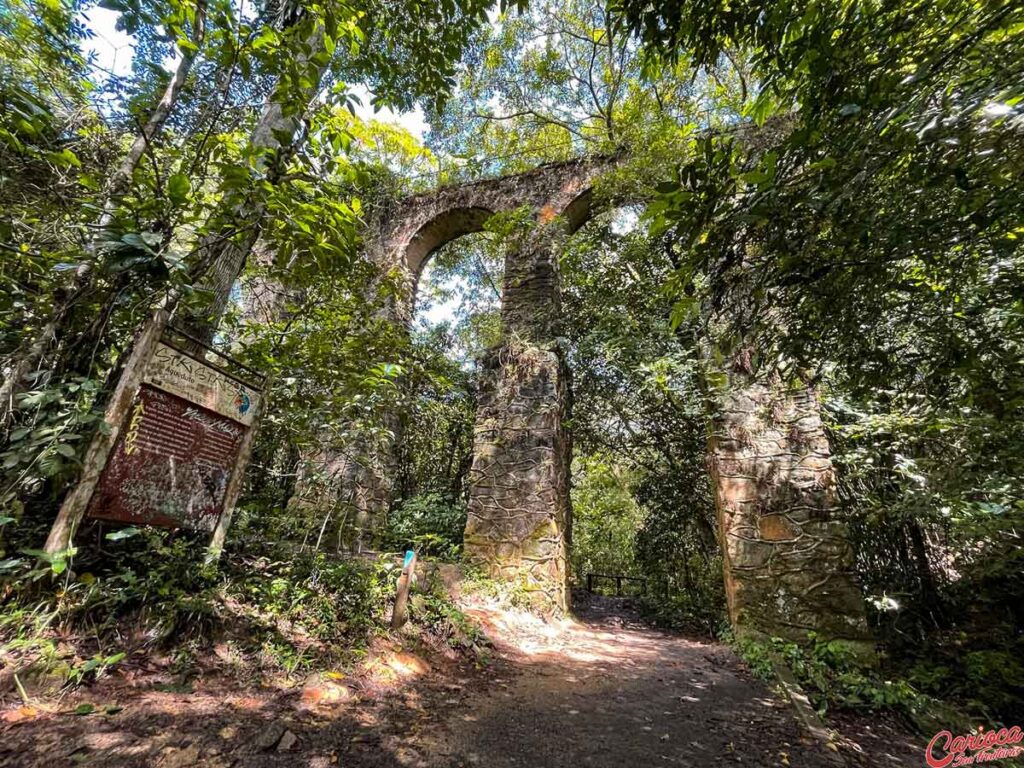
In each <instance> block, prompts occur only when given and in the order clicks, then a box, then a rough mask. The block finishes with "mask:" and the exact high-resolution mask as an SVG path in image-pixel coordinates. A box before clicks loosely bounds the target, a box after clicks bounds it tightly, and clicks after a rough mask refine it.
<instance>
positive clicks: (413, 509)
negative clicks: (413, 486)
mask: <svg viewBox="0 0 1024 768" xmlns="http://www.w3.org/2000/svg"><path fill="white" fill-rule="evenodd" d="M465 528H466V507H465V504H464V503H462V502H456V501H453V500H452V499H450V498H446V497H444V496H441V495H440V494H438V493H428V494H425V495H423V496H414V497H413V498H411V499H408V500H407V501H403V502H400V503H399V504H397V505H396V506H395V508H393V509H392V510H391V511H390V512H389V513H388V519H387V525H386V530H385V532H384V534H383V543H384V546H385V547H386V548H388V549H394V550H399V551H402V550H405V549H413V550H415V551H416V552H417V554H419V555H420V556H428V557H431V558H436V559H439V560H453V559H457V558H458V555H459V553H460V551H461V550H462V532H463V530H465Z"/></svg>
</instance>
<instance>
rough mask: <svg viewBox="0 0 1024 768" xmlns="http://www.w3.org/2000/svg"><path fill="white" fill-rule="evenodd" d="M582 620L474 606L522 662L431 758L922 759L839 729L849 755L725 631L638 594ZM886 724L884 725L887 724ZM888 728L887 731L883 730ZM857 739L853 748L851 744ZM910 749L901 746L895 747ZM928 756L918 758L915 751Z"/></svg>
mask: <svg viewBox="0 0 1024 768" xmlns="http://www.w3.org/2000/svg"><path fill="white" fill-rule="evenodd" d="M577 602H578V603H579V602H583V605H578V607H577V616H578V619H579V620H578V621H576V622H564V623H562V624H557V625H551V624H544V623H542V622H541V621H539V620H536V621H535V622H533V623H532V625H531V623H530V622H529V619H526V618H524V617H523V616H516V617H515V621H514V622H511V621H509V614H507V613H502V612H497V611H487V610H480V611H475V612H474V611H470V613H471V614H475V618H476V619H477V620H478V621H480V622H481V623H482V624H483V625H484V626H485V627H486V628H487V632H488V635H489V636H491V637H492V638H493V639H494V640H495V642H496V647H497V648H498V650H499V653H500V654H501V657H502V659H503V660H504V661H505V662H506V663H507V664H508V665H509V668H510V669H511V670H514V671H515V672H517V673H518V674H516V675H514V676H513V678H512V679H502V678H498V679H495V680H494V683H495V685H494V686H493V687H492V688H491V689H490V690H487V691H485V692H482V693H478V694H477V695H475V696H474V697H472V698H471V700H470V701H469V702H467V703H468V704H469V707H468V711H462V712H459V713H456V714H454V715H453V716H451V717H450V718H449V719H448V720H447V722H446V723H445V724H444V727H443V728H442V729H440V731H439V732H438V735H437V738H435V739H434V740H433V743H432V744H431V745H430V746H429V748H428V749H427V750H426V751H427V753H428V757H427V759H426V761H425V762H424V763H422V764H423V765H432V766H472V765H480V766H487V767H488V768H524V767H525V768H534V767H535V766H536V767H540V766H543V767H544V768H562V767H563V766H564V767H565V768H570V766H571V767H572V768H580V766H594V768H605V767H607V768H622V767H632V768H646V767H647V766H660V765H666V766H672V765H674V766H704V765H750V766H808V768H819V766H820V767H821V768H835V766H837V765H839V766H842V765H844V764H860V763H861V762H863V763H864V764H875V765H878V764H886V765H917V764H919V763H920V757H919V755H920V750H919V748H918V750H917V752H916V755H915V750H914V747H913V745H912V744H910V743H906V740H905V737H904V740H903V743H901V744H899V745H898V748H896V749H894V744H893V740H892V738H891V737H892V736H895V733H892V734H888V736H889V738H886V737H885V736H883V734H881V733H879V732H878V731H877V729H878V728H879V726H878V724H874V728H875V729H876V731H875V733H872V732H871V730H870V726H869V730H868V732H867V733H865V732H864V729H863V724H854V723H852V722H851V723H848V725H849V726H850V728H849V729H847V730H846V732H847V733H849V732H850V730H851V729H852V730H856V731H857V732H858V736H859V738H860V740H861V741H862V742H863V741H864V740H865V737H866V738H867V739H868V740H869V741H872V742H875V741H880V743H883V744H884V745H885V747H886V748H885V751H884V752H883V753H880V754H879V753H876V754H874V755H870V754H868V750H866V749H865V748H864V747H861V751H859V752H858V750H857V747H854V746H853V743H852V742H850V741H848V740H846V739H844V738H843V737H838V741H839V745H840V746H841V747H842V751H843V753H844V756H843V757H840V756H839V755H838V754H837V753H835V752H831V751H830V750H829V749H828V748H827V747H826V746H824V745H823V744H822V743H821V742H820V741H817V740H815V739H813V738H811V737H810V735H809V734H808V733H807V732H806V731H805V730H804V729H803V727H802V726H801V725H799V724H798V722H797V721H796V720H795V718H794V714H793V710H792V708H791V707H790V705H789V704H788V703H787V702H785V701H783V700H780V699H779V698H778V697H777V696H776V695H774V694H773V693H772V692H771V691H770V690H769V689H768V688H767V687H766V686H765V685H764V684H762V683H761V682H759V681H757V680H755V679H753V678H752V677H751V676H750V674H749V672H748V671H747V670H746V669H745V668H744V667H743V665H742V664H741V663H740V662H739V660H738V659H737V658H736V656H735V655H734V654H733V653H732V651H731V650H730V649H729V648H728V647H726V646H724V645H722V644H720V643H717V642H713V641H709V640H694V639H689V638H686V637H683V636H680V635H677V634H669V633H665V632H660V631H656V630H652V629H650V628H649V627H647V626H645V625H644V624H643V623H642V622H640V621H639V619H638V617H636V616H635V614H633V613H632V611H631V610H630V608H629V603H628V601H624V600H615V599H613V598H601V597H590V598H586V599H585V600H583V601H577ZM883 729H884V727H883ZM878 737H881V738H880V739H879V738H878ZM851 750H852V752H853V754H852V755H851V754H848V753H849V752H850V751H851ZM896 751H898V752H899V753H900V754H899V755H897V754H893V752H896ZM915 756H917V760H914V757H915Z"/></svg>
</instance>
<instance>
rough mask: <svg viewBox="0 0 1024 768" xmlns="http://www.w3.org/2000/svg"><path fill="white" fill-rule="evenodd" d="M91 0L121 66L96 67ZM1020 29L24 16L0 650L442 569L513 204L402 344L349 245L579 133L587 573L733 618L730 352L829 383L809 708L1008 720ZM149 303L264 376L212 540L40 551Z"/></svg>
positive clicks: (387, 2) (337, 629)
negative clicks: (242, 472)
mask: <svg viewBox="0 0 1024 768" xmlns="http://www.w3.org/2000/svg"><path fill="white" fill-rule="evenodd" d="M101 12H102V13H106V14H110V18H115V19H116V25H117V29H118V30H119V31H121V32H123V33H125V34H127V35H130V36H131V39H132V41H133V49H132V53H131V64H130V68H127V69H126V70H124V71H119V72H109V71H104V69H103V67H102V66H101V64H100V63H99V61H98V58H97V55H96V53H95V52H92V53H90V51H94V48H95V44H96V31H95V20H94V19H95V18H97V17H98V16H97V14H99V13H101ZM1022 51H1024V6H1022V5H1021V4H1020V3H1017V2H1013V0H821V1H820V2H808V3H803V4H794V3H790V2H782V1H781V0H733V1H732V2H729V3H720V2H704V0H671V1H668V0H666V1H664V2H663V1H662V0H653V2H651V1H650V0H643V1H642V2H641V1H640V0H612V2H610V3H609V4H603V3H600V2H592V1H591V0H565V2H548V0H535V1H530V2H528V1H526V0H524V1H523V2H517V3H505V2H504V0H503V2H502V3H501V5H491V4H490V3H489V2H487V1H486V0H443V1H441V2H433V1H425V2H424V1H421V0H320V1H319V2H305V0H288V1H287V2H286V1H285V0H265V1H264V0H257V2H255V3H240V2H235V1H234V0H101V2H100V3H99V4H98V5H97V4H94V3H93V2H91V1H87V0H40V1H38V2H36V1H33V0H4V2H3V3H2V4H0V380H2V387H0V395H2V397H0V601H2V606H3V609H2V611H3V612H2V617H0V643H2V645H0V661H3V662H4V663H5V664H15V662H17V661H19V660H21V659H24V658H27V657H29V656H30V655H33V654H35V655H39V654H42V655H44V656H45V655H46V654H47V653H49V654H50V658H56V657H57V654H55V652H54V650H53V649H54V648H55V647H56V640H55V639H54V637H55V634H54V633H55V631H56V630H57V629H58V628H60V633H62V634H64V635H67V634H75V635H76V636H78V637H80V638H85V640H83V641H82V642H85V643H86V644H87V645H88V643H94V644H95V653H96V654H97V655H96V656H95V657H94V658H97V659H99V660H100V661H99V662H97V663H96V664H94V665H93V666H92V667H90V668H89V669H87V670H85V671H84V672H83V671H82V670H83V667H82V665H81V664H78V665H77V666H76V665H75V664H70V665H68V664H65V666H66V667H67V669H64V670H63V672H64V674H66V677H67V679H68V680H72V681H73V682H75V683H81V682H82V681H83V679H89V675H93V676H95V674H96V672H97V670H99V671H102V670H103V669H106V668H107V667H108V666H113V665H114V664H116V659H115V661H114V662H110V659H111V658H113V657H115V656H116V650H117V648H119V647H120V646H119V643H128V642H129V641H128V640H126V639H125V638H126V637H128V636H129V634H128V633H127V632H126V631H125V629H124V627H125V626H126V625H132V626H137V627H142V628H143V629H142V630H141V631H139V632H138V633H137V636H138V637H144V638H145V640H144V641H137V640H132V641H131V642H142V643H143V645H145V644H147V643H148V644H153V645H157V644H162V645H165V646H166V645H168V644H169V645H174V644H184V643H186V642H188V643H198V644H201V643H202V642H204V638H205V639H208V637H209V636H210V633H211V632H212V628H213V627H214V626H215V625H217V622H218V621H219V620H220V619H221V618H222V617H223V615H224V611H225V610H226V609H225V608H224V606H225V605H233V606H235V607H237V606H238V605H240V604H244V605H247V606H249V609H250V610H251V611H252V612H253V613H257V614H258V613H260V612H264V613H267V614H273V615H280V616H286V617H287V618H288V621H290V622H292V623H293V624H294V625H295V626H301V627H303V628H304V631H305V632H307V633H308V634H309V635H312V636H315V637H316V638H318V640H319V641H320V642H322V643H323V644H326V645H331V644H333V645H338V644H345V643H347V644H354V643H356V642H357V641H356V639H355V638H356V637H357V636H360V637H362V636H363V634H364V633H366V632H368V631H370V628H371V627H374V626H377V625H378V624H379V622H380V616H381V615H382V614H381V611H382V608H381V605H382V601H383V600H384V597H383V595H384V590H385V587H384V586H382V585H384V584H385V582H387V579H385V576H384V575H382V573H384V572H382V571H381V570H380V569H379V568H378V569H377V570H374V569H373V568H370V569H369V570H368V571H367V570H365V569H361V568H357V567H355V566H353V565H352V564H351V562H350V560H348V559H346V558H345V557H342V556H341V553H343V552H346V551H347V550H348V549H349V548H350V545H351V542H352V540H353V537H354V536H355V535H356V533H358V534H359V538H360V542H361V546H363V545H365V547H366V548H368V549H370V550H372V551H375V552H387V553H390V552H399V551H401V550H404V549H406V548H415V549H416V550H417V552H418V553H419V554H420V556H421V557H426V558H433V559H436V560H446V561H458V560H459V557H460V554H461V550H462V543H463V540H462V536H463V531H464V529H465V525H466V508H467V501H468V494H469V473H470V468H471V464H472V459H473V440H474V419H475V414H476V404H477V399H478V395H479V392H480V387H481V371H482V366H481V364H480V360H481V359H482V358H483V357H484V356H485V355H486V354H487V351H488V350H489V349H491V348H492V347H494V345H495V344H496V343H497V342H498V340H499V337H500V333H501V331H500V329H501V319H500V305H501V296H502V292H503V271H504V266H505V256H506V252H507V250H508V249H509V247H511V246H512V245H514V244H515V242H516V235H515V233H516V232H517V231H518V230H517V227H518V226H519V225H520V224H521V221H522V219H523V217H526V216H528V215H529V212H512V213H505V214H501V215H499V216H495V217H492V218H491V219H490V220H489V221H488V222H487V224H486V226H485V230H484V231H483V232H478V233H474V234H471V235H468V236H466V237H462V238H459V239H457V240H454V241H452V242H451V243H448V244H447V245H445V246H444V247H443V248H441V249H440V250H439V251H438V252H437V253H436V254H434V255H433V257H432V258H431V261H430V263H429V265H428V266H427V267H426V268H425V270H424V272H423V274H422V275H420V276H419V278H418V279H419V284H418V289H417V299H416V312H415V316H414V318H413V319H412V321H411V323H410V324H409V326H408V327H405V326H402V325H397V326H396V324H394V323H392V322H389V321H388V320H387V318H386V314H387V313H386V312H385V311H384V309H385V308H386V306H387V303H388V301H389V300H390V296H391V294H393V292H395V291H397V290H399V289H398V288H397V287H395V285H394V284H393V281H392V280H390V279H389V276H388V275H386V274H381V273H380V270H379V269H377V266H376V265H375V264H374V263H372V261H371V260H369V259H368V258H366V254H365V251H364V248H363V246H364V238H365V237H366V233H367V232H368V231H369V230H371V229H372V228H373V227H375V226H379V224H380V222H382V221H385V220H387V217H388V216H389V215H391V213H392V212H393V210H394V206H395V204H396V203H397V201H400V200H402V199H404V198H406V197H408V196H410V195H414V194H420V193H429V192H431V191H432V190H435V189H437V188H439V187H444V186H450V185H458V184H463V183H467V182H472V181H477V180H481V179H493V178H498V177H501V176H506V175H510V174H515V173H520V172H523V171H527V170H530V169H533V168H536V167H538V166H540V165H542V164H545V163H552V162H555V161H565V160H570V159H573V158H579V157H601V158H613V159H614V162H612V163H610V164H609V166H608V170H607V171H606V172H605V173H603V174H602V175H601V176H600V177H599V179H598V180H597V182H596V184H595V187H594V192H593V197H594V205H593V208H594V211H595V213H594V215H593V217H592V218H591V219H590V220H589V221H588V222H587V223H585V224H584V225H583V226H582V227H581V228H580V229H579V230H578V231H577V232H575V233H574V234H572V235H571V236H568V237H566V238H564V241H563V242H561V243H560V244H559V251H558V255H557V256H558V261H557V265H558V279H559V282H560V301H561V307H562V316H563V320H562V327H561V328H560V331H559V344H560V345H561V348H562V349H563V350H564V351H565V357H566V360H567V363H568V368H569V369H570V370H571V372H572V413H571V417H570V418H569V423H568V427H569V429H570V431H571V434H572V446H573V463H572V469H571V484H572V491H571V496H572V507H573V532H572V549H571V564H570V571H571V574H572V578H573V580H574V583H575V584H577V585H581V584H582V583H583V582H584V580H585V579H586V575H587V574H590V573H609V574H621V575H627V576H635V577H645V578H647V579H648V583H649V584H650V585H652V588H651V592H652V593H656V595H657V596H656V597H655V595H648V596H647V598H646V600H645V601H643V607H644V610H645V611H646V612H647V613H648V614H649V615H650V616H652V617H653V618H654V620H656V621H659V622H661V623H662V624H663V625H666V626H671V627H675V628H685V629H686V630H687V631H692V632H698V633H705V634H712V635H713V634H716V633H718V634H720V633H726V634H727V633H728V631H729V630H728V621H727V619H726V614H725V603H724V601H725V597H724V589H725V588H724V586H723V577H722V563H721V557H722V553H721V548H720V541H719V533H718V524H717V523H716V511H715V501H714V499H715V494H714V488H713V486H712V479H711V478H710V476H709V470H708V435H709V426H708V423H709V421H708V420H709V416H710V415H711V414H713V413H714V411H715V408H716V407H717V406H716V404H717V403H718V402H719V400H718V395H719V394H720V393H721V392H722V391H723V390H724V389H725V388H727V387H728V386H729V381H730V373H729V372H730V371H732V370H733V369H734V367H735V366H736V365H737V362H736V361H737V360H740V361H742V365H743V367H744V369H745V370H747V371H755V372H756V371H771V372H772V375H773V376H778V377H781V379H785V380H799V381H801V382H805V383H809V384H813V386H814V387H815V388H816V390H817V392H818V393H819V394H820V397H821V402H822V417H823V419H824V421H825V426H826V429H827V433H828V436H829V439H830V442H831V445H832V451H833V458H834V460H835V463H836V465H837V468H838V497H839V500H840V501H839V508H840V509H841V512H842V517H843V519H844V520H845V521H847V522H848V524H849V527H850V531H851V537H852V542H853V546H854V551H855V569H856V574H857V578H858V582H859V584H860V587H861V589H862V591H863V597H864V600H865V603H866V606H867V611H868V619H869V623H870V625H871V628H872V631H873V633H874V636H875V637H876V639H877V640H878V642H879V644H880V648H881V649H882V653H881V655H880V657H879V665H878V666H877V667H876V668H874V669H862V668H860V667H858V666H856V665H855V664H854V662H853V661H851V660H850V659H847V658H845V657H844V658H841V659H840V658H836V657H835V654H832V653H831V651H830V650H829V649H828V648H827V647H826V646H824V645H822V644H819V645H817V646H816V645H815V644H814V643H813V638H811V641H812V642H811V643H810V644H809V645H808V646H805V647H802V648H800V647H797V646H795V645H789V644H787V645H786V646H785V649H786V653H789V654H791V657H790V658H791V659H792V660H793V663H794V664H795V665H796V666H797V667H798V668H799V670H801V672H800V674H801V675H802V676H803V677H802V679H803V682H805V684H807V685H808V686H809V687H811V688H812V689H813V690H815V691H816V693H815V697H816V699H815V700H816V702H817V703H821V705H822V706H823V707H824V706H825V702H828V703H829V704H830V705H839V706H847V707H854V708H875V709H886V708H888V709H891V710H894V711H897V712H899V713H901V714H902V715H903V716H904V717H906V718H907V719H908V720H913V718H914V717H916V716H918V715H920V714H921V713H922V712H925V711H927V710H930V709H932V708H934V707H942V706H950V705H951V707H952V708H951V709H950V710H949V711H955V712H958V713H959V714H960V715H962V716H965V717H969V718H975V719H978V720H979V721H985V722H993V723H997V722H1001V723H1007V724H1008V723H1010V721H1019V720H1020V718H1021V716H1022V715H1024V661H1022V660H1024V542H1022V536H1024V245H1022V244H1024V54H1022ZM382 109H386V110H388V111H387V113H386V114H390V115H396V114H397V115H406V116H408V115H410V114H413V112H414V110H415V114H416V115H419V116H421V117H422V124H423V125H424V126H425V129H424V130H423V131H422V132H421V133H419V134H418V135H414V133H411V132H410V131H409V130H408V129H407V128H406V127H403V124H402V123H399V122H396V121H394V120H387V119H383V115H384V114H385V113H381V115H377V114H376V110H382ZM403 122H404V124H405V125H409V124H410V123H409V121H408V120H405V121H403ZM168 297H170V298H168ZM161 301H164V302H168V301H169V302H170V304H169V306H171V307H172V308H173V309H174V322H175V323H176V324H178V325H180V327H182V328H185V329H188V331H189V333H190V334H191V335H193V336H196V337H197V338H199V339H200V340H204V341H206V342H209V343H211V344H212V346H214V347H215V348H216V349H219V350H221V351H223V352H225V353H226V354H230V355H231V356H233V357H234V358H236V359H238V360H239V361H240V362H242V363H243V364H245V365H247V366H249V367H251V368H253V369H256V370H259V371H261V372H263V373H265V374H267V376H268V382H269V384H268V390H267V392H266V402H267V403H268V409H267V411H266V412H265V413H264V414H263V417H262V419H261V423H260V427H259V431H258V433H257V437H256V441H255V445H254V448H253V453H252V457H251V461H250V463H249V466H248V470H247V473H246V476H245V482H244V486H243V488H242V493H241V496H240V498H239V501H238V505H237V510H236V512H235V516H234V519H233V522H232V527H231V529H230V531H229V532H228V539H227V547H226V551H225V554H224V557H223V558H222V560H221V561H220V562H219V564H218V563H214V564H210V563H206V564H204V554H205V553H204V545H205V538H204V535H200V534H196V533H192V532H188V531H167V530H163V529H159V528H148V527H135V526H131V527H127V528H125V527H123V526H116V525H111V524H105V523H102V522H100V521H95V520H87V521H86V522H85V523H83V525H82V527H81V529H80V530H78V531H77V533H76V539H75V545H74V547H72V548H70V549H68V550H67V551H64V552H59V553H56V554H53V553H49V554H47V553H43V552H41V551H40V550H41V545H42V542H43V541H44V540H45V539H46V535H47V530H48V529H49V528H50V525H51V524H52V523H53V520H54V517H55V515H56V514H57V510H58V509H59V507H60V504H61V502H62V500H63V499H64V498H65V497H66V496H67V494H68V493H69V492H70V491H71V490H73V489H74V487H75V485H76V483H78V481H79V479H80V477H81V474H82V469H83V465H82V461H83V457H84V455H85V452H86V449H87V447H88V445H89V442H90V439H91V438H92V436H93V434H94V433H95V431H96V430H97V429H99V428H100V424H101V422H102V417H103V412H104V408H105V406H106V404H107V401H108V398H109V395H110V392H111V390H112V388H113V387H114V385H115V383H116V381H117V377H118V376H119V374H120V370H121V368H120V366H122V365H123V363H124V359H125V352H126V350H128V349H129V348H130V345H131V343H132V339H133V337H134V336H135V334H136V332H137V331H138V329H139V328H140V327H141V325H142V324H143V322H144V321H145V319H146V318H147V317H148V316H149V315H150V314H151V312H152V311H153V308H154V307H155V306H157V305H158V303H159V302H161ZM379 450H385V451H387V452H388V454H389V455H390V456H392V457H393V458H392V459H391V461H393V470H394V486H393V489H392V493H391V498H390V501H389V505H388V508H387V510H386V514H385V515H384V517H383V519H381V520H379V521H376V522H375V524H374V526H373V527H372V530H369V531H362V532H356V531H355V529H356V527H358V526H359V525H360V522H359V521H358V520H357V515H355V514H354V513H352V512H351V509H350V507H351V498H350V497H349V496H346V495H345V494H344V493H343V492H341V491H340V490H339V489H338V487H337V486H336V484H334V483H333V479H332V477H331V474H330V471H329V469H330V467H329V466H325V464H324V461H323V457H324V455H325V453H330V452H331V451H334V452H339V453H341V454H345V455H348V456H350V457H351V456H355V457H356V458H358V457H359V456H362V455H363V454H364V453H370V452H373V451H379ZM381 567H382V566H381ZM387 573H390V572H387ZM388 578H390V577H388ZM439 605H440V603H438V604H433V603H432V604H431V605H430V606H426V607H424V606H420V607H419V608H417V610H420V611H421V612H422V613H423V615H424V616H426V615H428V614H429V615H431V616H435V618H436V616H437V615H441V612H443V609H442V608H441V607H439ZM431 611H433V612H434V613H431ZM445 616H447V614H445ZM438 620H440V619H438ZM445 620H449V619H447V618H446V619H445ZM147 633H148V634H147ZM132 637H135V636H134V635H133V636H132ZM114 638H120V639H118V640H115V639H114ZM252 642H253V643H254V647H256V648H259V649H260V652H261V653H263V654H264V656H265V657H269V658H272V659H274V660H275V661H274V662H273V663H280V664H281V665H284V666H288V665H290V664H291V665H295V664H298V665H300V666H301V664H305V663H308V661H309V658H310V657H309V656H304V655H303V653H305V651H303V652H302V653H300V652H298V651H296V650H295V647H294V646H293V645H289V644H288V642H287V641H285V640H282V639H281V638H280V637H279V636H277V635H274V636H273V637H271V633H269V631H268V633H265V634H260V633H256V634H255V635H254V636H253V638H252ZM89 647H90V648H92V646H89ZM780 647H781V646H780ZM111 649H113V650H111ZM83 653H84V652H83ZM89 656H91V654H87V655H86V656H85V658H89ZM297 659H299V660H298V661H297ZM54 663H55V664H57V663H58V662H54ZM264 663H271V662H264ZM0 693H2V691H0ZM943 702H945V704H943Z"/></svg>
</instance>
